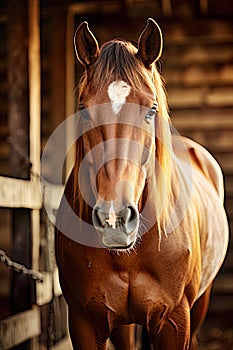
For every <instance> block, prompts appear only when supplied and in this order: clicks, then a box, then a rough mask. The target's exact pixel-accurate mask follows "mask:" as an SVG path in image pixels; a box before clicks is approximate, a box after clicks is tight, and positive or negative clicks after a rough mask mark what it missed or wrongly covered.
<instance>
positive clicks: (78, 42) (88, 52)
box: [74, 22, 99, 68]
mask: <svg viewBox="0 0 233 350" xmlns="http://www.w3.org/2000/svg"><path fill="white" fill-rule="evenodd" d="M74 47H75V52H76V56H77V58H78V60H79V61H80V62H81V63H82V64H83V65H84V66H85V67H86V68H88V67H89V66H90V65H91V64H92V63H94V62H95V61H96V59H97V57H98V56H99V45H98V42H97V40H96V38H95V37H94V35H93V34H92V32H91V31H90V29H89V27H88V23H87V22H82V23H81V24H80V25H79V26H78V28H77V29H76V32H75V34H74Z"/></svg>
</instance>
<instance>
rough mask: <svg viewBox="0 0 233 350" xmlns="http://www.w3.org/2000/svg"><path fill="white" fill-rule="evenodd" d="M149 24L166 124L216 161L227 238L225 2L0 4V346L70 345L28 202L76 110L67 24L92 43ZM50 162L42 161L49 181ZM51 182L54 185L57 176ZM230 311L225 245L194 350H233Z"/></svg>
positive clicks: (232, 265)
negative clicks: (157, 31) (160, 45)
mask: <svg viewBox="0 0 233 350" xmlns="http://www.w3.org/2000/svg"><path fill="white" fill-rule="evenodd" d="M148 17H152V18H154V19H155V20H156V21H157V22H158V24H159V25H160V27H161V29H162V32H163V36H164V50H163V55H162V57H161V59H160V62H159V64H158V68H159V70H160V71H161V74H162V75H163V77H164V78H165V82H166V87H167V90H168V101H169V107H170V114H171V118H172V121H173V123H174V126H175V127H176V129H177V130H178V131H179V133H180V134H183V135H186V136H189V137H191V138H192V139H194V140H196V141H198V142H200V143H201V144H202V145H204V146H205V147H206V148H207V149H208V150H209V151H210V152H211V153H212V154H213V155H214V157H215V158H216V159H217V160H218V162H219V163H220V165H221V167H222V169H223V172H224V176H225V177H224V178H225V185H226V197H225V204H226V209H227V213H228V218H229V224H230V227H231V230H232V227H233V1H230V0H221V1H219V0H118V1H75V0H1V1H0V252H1V255H0V258H1V260H2V262H3V263H1V262H0V349H10V348H14V349H38V347H39V349H42V350H43V349H51V348H53V349H63V350H65V349H68V348H69V342H67V326H66V318H67V313H66V307H65V303H64V300H63V297H62V295H61V291H60V289H59V285H58V282H57V272H56V265H55V261H54V252H53V226H52V224H51V220H50V218H48V215H47V214H46V213H45V211H44V210H43V207H42V203H41V201H40V199H39V197H38V193H39V192H38V191H39V173H40V155H41V152H42V151H43V148H44V146H45V144H46V141H47V140H48V138H49V136H50V135H51V133H52V132H53V130H55V129H56V127H57V126H58V125H59V124H60V123H61V122H62V121H63V120H64V119H65V118H67V117H69V116H70V115H72V114H73V113H74V112H75V107H76V94H75V88H76V86H77V84H78V80H79V78H80V76H81V74H82V71H83V69H82V67H81V66H80V64H79V63H78V62H77V60H76V58H75V54H74V48H73V34H74V31H75V28H76V27H77V25H78V24H80V23H81V21H83V20H87V21H88V22H89V26H90V29H91V30H92V31H93V33H94V34H95V36H96V37H97V39H98V41H99V43H100V44H102V43H104V42H106V41H107V40H109V39H112V38H116V37H123V38H125V39H129V40H132V41H134V42H136V41H137V39H138V36H139V34H140V33H141V31H142V30H143V28H144V27H145V25H146V19H147V18H148ZM65 136H66V135H65ZM64 142H66V141H65V137H64ZM56 156H57V155H56V154H54V153H52V154H51V155H49V157H48V158H49V159H48V162H49V164H50V169H49V171H50V173H51V172H53V164H54V162H55V163H56ZM53 179H54V184H55V185H56V182H57V179H56V174H53ZM55 207H56V205H55ZM55 207H54V208H51V210H56V208H55ZM4 252H5V253H6V254H7V255H8V256H11V257H12V258H13V260H15V261H17V262H19V263H22V264H24V265H26V266H27V268H30V269H31V268H32V269H34V270H35V271H43V272H44V273H45V274H44V275H45V276H46V280H44V282H43V283H38V282H35V280H36V279H37V278H36V277H38V276H37V275H36V276H34V277H35V279H34V280H33V279H32V278H31V275H30V272H28V271H26V272H25V271H24V272H25V273H24V275H26V276H23V275H22V273H18V272H15V271H14V269H12V268H9V265H12V264H11V263H10V262H9V260H8V261H7V259H6V256H5V253H4ZM4 262H5V264H4ZM6 265H8V267H7V266H6ZM11 267H12V266H11ZM19 270H20V269H19ZM21 270H22V269H21ZM27 272H28V274H27ZM232 314H233V246H232V244H231V245H229V251H228V255H227V258H226V260H225V263H224V266H223V267H222V269H221V273H220V274H219V276H218V278H217V279H216V282H215V284H214V289H213V293H212V298H211V304H210V309H209V312H208V316H207V320H206V322H205V325H204V327H203V329H202V331H201V333H200V349H202V350H204V349H207V350H208V349H211V350H219V349H226V350H230V349H233V317H232ZM67 344H68V345H67ZM144 349H148V347H147V348H146V345H145V347H144Z"/></svg>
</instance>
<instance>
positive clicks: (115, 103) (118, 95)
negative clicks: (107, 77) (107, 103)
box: [108, 80, 130, 114]
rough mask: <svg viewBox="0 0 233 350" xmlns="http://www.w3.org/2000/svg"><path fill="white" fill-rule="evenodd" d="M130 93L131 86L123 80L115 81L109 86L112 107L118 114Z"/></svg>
mask: <svg viewBox="0 0 233 350" xmlns="http://www.w3.org/2000/svg"><path fill="white" fill-rule="evenodd" d="M129 93H130V86H129V85H128V84H127V83H126V82H125V81H123V80H120V81H113V82H112V83H111V84H110V85H109V87H108V96H109V98H110V100H111V102H112V109H113V112H114V113H115V114H118V113H119V112H120V110H121V108H122V106H123V105H124V103H125V101H126V97H127V96H128V95H129Z"/></svg>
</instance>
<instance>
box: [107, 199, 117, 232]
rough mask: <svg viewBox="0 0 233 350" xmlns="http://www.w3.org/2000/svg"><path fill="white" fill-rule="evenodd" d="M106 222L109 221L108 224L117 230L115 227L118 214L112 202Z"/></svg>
mask: <svg viewBox="0 0 233 350" xmlns="http://www.w3.org/2000/svg"><path fill="white" fill-rule="evenodd" d="M106 222H107V224H109V226H112V228H113V229H114V230H115V228H116V214H115V211H114V208H113V204H112V203H111V206H110V209H109V214H108V220H106Z"/></svg>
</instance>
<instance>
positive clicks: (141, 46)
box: [137, 18, 163, 68]
mask: <svg viewBox="0 0 233 350" xmlns="http://www.w3.org/2000/svg"><path fill="white" fill-rule="evenodd" d="M162 49H163V37H162V32H161V29H160V28H159V26H158V24H157V23H156V22H155V21H154V20H153V19H152V18H148V20H147V26H146V28H145V29H144V31H143V32H142V33H141V35H140V37H139V39H138V52H137V55H138V56H139V57H140V58H141V60H142V62H143V63H144V65H145V66H146V67H147V68H149V67H150V65H151V63H153V62H155V61H157V60H158V59H159V58H160V56H161V53H162Z"/></svg>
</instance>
